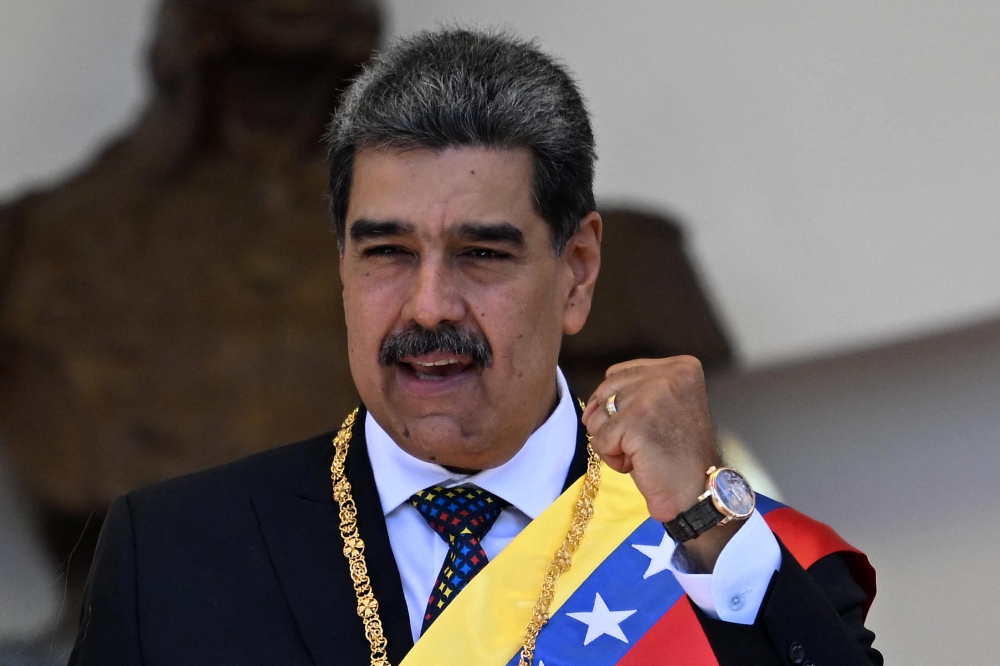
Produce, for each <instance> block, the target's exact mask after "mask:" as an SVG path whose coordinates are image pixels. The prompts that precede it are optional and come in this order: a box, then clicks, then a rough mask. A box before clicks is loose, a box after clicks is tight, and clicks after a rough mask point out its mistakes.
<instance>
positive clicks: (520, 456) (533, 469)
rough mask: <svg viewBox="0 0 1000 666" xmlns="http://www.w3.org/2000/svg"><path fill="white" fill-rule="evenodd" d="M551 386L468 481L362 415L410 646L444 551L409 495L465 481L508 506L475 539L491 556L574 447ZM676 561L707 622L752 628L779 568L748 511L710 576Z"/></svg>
mask: <svg viewBox="0 0 1000 666" xmlns="http://www.w3.org/2000/svg"><path fill="white" fill-rule="evenodd" d="M557 381H558V389H559V404H558V405H556V409H555V411H553V412H552V414H551V415H550V416H549V418H548V419H547V420H546V421H545V423H543V424H542V425H541V426H539V428H538V429H537V430H535V432H533V433H532V434H531V436H530V437H529V438H528V441H527V442H525V444H524V446H523V447H522V448H521V450H520V451H518V452H517V454H516V455H515V456H514V457H513V458H511V459H510V460H509V461H507V462H506V463H504V464H503V465H501V466H500V467H496V468H493V469H487V470H483V471H482V472H479V473H477V474H474V475H471V476H468V475H462V474H456V473H454V472H451V471H449V470H447V469H445V468H444V467H441V466H440V465H436V464H434V463H429V462H425V461H423V460H418V459H417V458H414V457H413V456H411V455H409V454H408V453H406V452H405V451H403V450H402V449H401V448H399V446H398V445H396V443H395V442H394V441H393V440H392V438H390V437H389V435H388V434H387V433H386V432H385V430H383V429H382V427H381V426H380V425H379V424H378V423H377V422H376V421H375V419H374V417H372V415H371V414H370V413H369V414H368V415H367V418H366V419H365V438H366V441H367V443H368V456H369V458H370V460H371V464H372V471H373V472H374V474H375V485H376V486H377V487H378V494H379V500H380V501H381V503H382V512H383V514H384V515H385V523H386V529H387V530H388V532H389V543H390V545H391V546H392V553H393V556H394V557H395V559H396V566H397V567H398V569H399V575H400V578H401V579H402V583H403V595H404V596H405V598H406V608H407V611H408V612H409V616H410V630H411V631H412V633H413V640H414V642H416V640H417V639H418V638H419V637H420V629H421V627H422V625H423V617H424V611H425V610H426V608H427V600H428V599H429V598H430V596H431V589H432V588H433V587H434V582H435V580H436V579H437V575H438V572H440V570H441V565H442V564H443V563H444V559H445V555H446V554H447V552H448V545H447V544H446V543H445V541H444V539H442V538H441V537H440V536H439V535H438V534H437V533H436V532H435V531H434V530H433V529H431V527H430V526H429V525H428V524H427V522H426V521H425V520H424V518H423V517H422V516H421V515H420V513H419V512H418V511H417V510H416V509H415V508H414V507H413V506H412V505H411V504H410V502H409V499H410V497H411V496H412V495H413V494H414V493H416V492H417V491H419V490H423V489H424V488H427V487H429V486H434V485H441V486H455V485H458V484H461V483H469V484H473V485H475V486H478V487H480V488H482V489H483V490H487V491H489V492H491V493H493V494H494V495H498V496H500V497H502V498H503V499H505V500H506V501H508V502H510V506H509V507H508V508H507V509H505V510H504V511H503V513H501V514H500V517H499V518H497V521H496V523H494V525H493V527H492V529H490V531H489V532H488V533H487V534H486V536H485V537H484V538H483V540H482V546H483V550H485V551H486V555H487V557H489V558H490V559H493V558H494V557H496V555H497V553H499V552H500V551H501V550H503V549H504V548H505V547H506V546H507V544H508V543H510V542H511V540H512V539H513V538H514V537H516V536H517V535H518V534H519V533H520V532H521V530H522V529H524V528H525V526H527V524H528V523H529V522H531V521H532V520H533V519H535V518H537V517H538V516H539V515H541V513H542V512H543V511H545V509H546V508H548V506H549V505H550V504H551V503H552V502H553V501H554V500H555V499H556V497H558V496H559V495H560V494H561V493H562V488H563V484H564V483H565V481H566V475H567V473H568V472H569V466H570V462H571V461H572V460H573V453H574V451H575V449H576V435H577V427H578V424H579V421H578V420H577V417H576V409H575V408H574V406H573V402H572V397H571V396H570V392H569V388H568V387H567V385H566V379H565V378H564V377H563V374H562V371H561V370H559V371H557ZM681 560H682V558H680V557H674V558H672V559H671V566H670V567H669V568H670V569H671V571H672V572H673V573H674V575H675V576H676V577H677V580H678V582H679V583H680V584H681V586H682V587H683V588H684V590H685V592H687V594H688V596H690V597H691V599H692V601H694V602H695V603H696V604H698V606H700V607H701V609H702V610H704V611H705V612H706V613H707V614H708V615H710V616H712V617H716V618H720V619H722V620H726V621H728V622H738V623H741V624H752V623H753V621H754V618H755V617H756V616H757V611H758V609H759V608H760V604H761V601H762V600H763V598H764V593H765V592H766V590H767V586H768V584H769V582H770V580H771V574H772V573H773V572H774V571H776V570H777V569H778V567H779V565H780V563H781V553H780V550H779V549H778V543H777V541H776V540H775V538H774V535H773V534H771V531H770V530H769V529H768V527H767V524H766V523H765V522H764V519H763V518H762V517H761V516H760V515H759V514H757V513H756V512H755V513H754V514H753V516H751V517H750V519H748V520H747V523H746V525H744V526H743V528H742V529H740V531H739V532H737V533H736V536H734V537H733V539H732V540H731V541H730V542H729V543H728V544H727V545H726V547H725V549H723V551H722V554H721V555H720V556H719V560H718V562H717V563H716V565H715V571H714V572H713V573H712V574H689V573H685V572H684V571H683V566H684V565H683V562H682V561H681Z"/></svg>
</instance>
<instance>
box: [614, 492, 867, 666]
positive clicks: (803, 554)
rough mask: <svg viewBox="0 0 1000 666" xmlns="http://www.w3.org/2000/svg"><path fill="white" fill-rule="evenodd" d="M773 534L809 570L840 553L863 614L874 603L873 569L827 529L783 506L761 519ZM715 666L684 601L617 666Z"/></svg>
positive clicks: (693, 616) (675, 606) (669, 612)
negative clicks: (860, 593)
mask: <svg viewBox="0 0 1000 666" xmlns="http://www.w3.org/2000/svg"><path fill="white" fill-rule="evenodd" d="M764 520H765V521H766V522H767V525H768V527H770V528H771V531H772V532H774V534H775V535H776V536H777V537H778V538H779V539H780V540H781V542H782V543H783V544H784V545H785V548H787V549H788V552H790V553H791V554H792V557H794V558H795V560H796V561H797V562H798V563H799V564H800V565H801V566H802V568H803V569H808V568H809V567H811V566H812V565H813V564H815V563H816V562H817V561H819V560H821V559H823V558H824V557H826V556H827V555H831V554H833V553H843V554H844V557H845V558H846V560H847V565H848V568H849V569H850V571H851V575H852V576H853V577H854V580H855V581H857V583H858V585H860V586H861V588H862V589H863V590H864V591H865V593H866V594H867V595H868V600H867V602H866V603H865V604H864V608H863V611H864V613H865V615H867V614H868V609H869V607H871V603H872V601H873V600H874V598H875V570H874V569H873V568H872V566H871V564H870V563H869V562H868V558H867V557H866V556H865V554H864V553H862V552H861V551H859V550H858V549H856V548H854V547H853V546H852V545H850V544H849V543H847V542H846V541H844V540H843V539H842V538H841V537H840V535H838V534H837V533H836V532H834V531H833V529H832V528H830V526H828V525H826V524H825V523H821V522H819V521H818V520H813V519H812V518H810V517H809V516H806V515H804V514H801V513H799V512H798V511H796V510H795V509H791V508H788V507H786V506H781V507H780V508H776V509H773V510H771V511H769V512H767V513H766V514H764ZM649 664H657V666H718V665H719V662H718V660H717V659H716V658H715V654H714V653H713V652H712V646H711V645H709V642H708V638H707V637H706V636H705V631H704V630H703V629H702V627H701V623H700V622H699V621H698V617H697V616H696V615H695V614H694V610H693V609H692V608H691V602H690V601H689V600H688V598H687V596H686V595H685V596H682V597H681V598H680V599H678V600H677V603H675V604H674V605H673V606H672V607H671V608H670V610H668V611H667V612H666V613H665V614H664V615H663V617H661V618H660V619H659V620H657V622H656V624H654V625H653V626H652V627H651V628H650V629H649V631H647V632H646V634H645V635H644V636H643V637H642V638H640V639H639V641H638V642H637V643H636V644H635V646H634V647H633V648H632V649H631V650H629V651H628V652H627V653H626V654H625V656H624V657H622V659H621V660H620V661H619V662H618V666H648V665H649Z"/></svg>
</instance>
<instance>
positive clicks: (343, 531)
mask: <svg viewBox="0 0 1000 666" xmlns="http://www.w3.org/2000/svg"><path fill="white" fill-rule="evenodd" d="M357 416H358V410H357V408H355V409H354V411H353V412H351V413H350V414H348V416H347V418H346V419H345V420H344V423H343V425H341V426H340V431H339V432H337V436H336V437H334V439H333V463H332V464H331V465H330V478H331V479H333V499H334V501H336V502H337V504H339V505H340V536H341V537H343V539H344V557H346V558H347V564H348V567H349V569H350V572H351V580H352V581H353V582H354V594H355V595H356V596H357V598H358V615H359V616H360V617H361V620H362V621H363V622H364V624H365V637H366V638H367V639H368V645H369V646H370V647H371V653H372V659H371V664H372V666H391V664H389V658H388V657H387V656H386V652H385V650H386V645H387V643H386V640H385V634H384V633H383V631H382V620H381V619H380V618H379V616H378V599H376V598H375V595H374V594H373V593H372V586H371V581H370V580H369V579H368V565H367V564H366V563H365V542H364V541H362V540H361V536H360V535H359V534H358V520H357V519H358V510H357V507H356V506H355V505H354V498H353V497H352V496H351V482H350V481H348V480H347V476H346V475H345V474H344V463H345V462H346V461H347V450H348V447H349V446H350V443H351V436H352V435H353V427H354V419H355V418H357Z"/></svg>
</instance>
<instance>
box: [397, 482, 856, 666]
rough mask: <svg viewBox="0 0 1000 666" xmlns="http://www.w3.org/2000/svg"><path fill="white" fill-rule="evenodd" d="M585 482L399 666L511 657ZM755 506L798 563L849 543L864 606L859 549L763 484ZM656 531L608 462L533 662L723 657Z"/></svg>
mask: <svg viewBox="0 0 1000 666" xmlns="http://www.w3.org/2000/svg"><path fill="white" fill-rule="evenodd" d="M582 483H583V481H582V480H580V481H578V482H577V483H575V484H574V485H573V486H572V487H570V488H569V489H568V490H567V491H566V492H565V493H563V494H562V495H561V496H560V497H559V498H558V499H557V500H556V501H555V502H554V503H553V504H552V506H550V507H549V508H548V509H546V511H545V512H544V513H543V514H542V515H541V516H539V517H538V518H537V519H535V520H533V521H532V522H531V523H530V524H529V525H528V526H527V527H526V528H525V529H524V531H523V532H521V534H520V535H518V537H517V538H516V539H514V541H512V542H511V543H510V545H508V546H507V547H506V548H505V549H504V550H503V551H502V552H501V553H500V554H499V555H498V556H497V557H496V558H495V559H494V560H493V561H492V562H490V563H489V565H488V566H487V567H486V568H485V569H484V570H483V571H482V572H481V573H480V574H479V575H478V576H477V577H476V578H474V579H473V580H472V581H471V582H470V583H469V585H468V586H467V587H466V588H465V589H464V590H463V591H462V593H461V594H460V595H458V597H456V598H455V600H454V601H452V602H451V604H450V605H449V606H448V607H447V608H446V609H445V611H444V612H443V613H442V614H441V616H440V617H439V618H438V619H437V620H436V621H435V622H434V624H432V625H431V626H430V627H429V628H428V630H427V632H426V633H425V634H424V635H423V636H422V637H421V638H420V640H419V641H417V643H416V645H415V646H414V647H413V649H412V650H411V651H410V652H409V654H408V655H407V656H406V658H405V659H404V660H403V663H402V664H401V666H451V665H452V664H454V665H455V666H458V665H459V664H461V665H462V666H468V664H484V665H485V664H496V665H497V666H502V665H503V664H514V665H516V664H517V663H518V655H519V652H520V649H521V642H522V640H523V639H524V630H525V626H526V625H527V623H528V620H529V619H530V618H531V610H532V606H533V605H534V603H535V600H536V599H537V598H538V591H539V589H540V588H541V584H542V579H543V577H544V573H545V569H546V567H547V566H548V565H549V562H550V561H551V559H552V555H553V553H555V552H556V550H557V549H558V548H559V545H560V543H561V542H562V540H563V537H564V536H565V535H566V532H567V530H568V529H569V526H570V522H571V521H572V516H573V507H574V504H575V502H576V499H577V497H579V495H580V488H581V486H582ZM757 509H758V510H759V511H760V513H761V514H762V515H763V516H764V520H765V521H766V522H767V524H768V526H769V527H770V528H771V530H772V531H773V532H774V533H775V535H777V537H778V538H779V539H780V540H781V542H782V543H783V544H784V545H785V547H786V548H787V549H788V551H789V552H790V553H791V554H792V556H793V557H794V558H795V559H796V561H798V562H799V564H800V565H802V567H804V568H808V567H809V566H811V565H812V564H813V563H815V562H816V561H817V560H819V559H820V558H822V557H824V556H826V555H829V554H831V553H835V552H842V553H845V554H847V555H848V564H849V566H850V567H851V573H852V575H853V576H854V578H855V580H856V581H857V582H858V584H859V585H861V586H862V588H863V589H864V590H865V591H866V593H867V594H868V601H867V603H866V605H865V607H864V611H865V613H867V611H868V607H869V606H870V605H871V601H872V599H873V597H874V594H875V574H874V571H873V570H872V568H871V566H870V565H869V564H868V560H867V558H866V557H865V556H864V555H863V554H861V553H860V552H859V551H857V550H855V549H854V548H852V547H851V546H850V545H848V544H847V543H846V542H845V541H844V540H843V539H841V538H840V537H839V536H838V535H837V534H836V533H835V532H834V531H833V530H832V529H830V528H829V527H827V526H826V525H824V524H823V523H820V522H817V521H815V520H813V519H811V518H808V517H807V516H805V515H803V514H801V513H799V512H797V511H795V510H794V509H791V508H789V507H786V506H784V505H783V504H780V503H778V502H776V501H774V500H771V499H769V498H767V497H764V496H763V495H757ZM663 537H664V529H663V526H662V525H661V524H660V523H659V522H657V521H655V520H653V519H651V518H650V517H649V514H648V513H647V510H646V502H645V500H644V499H643V497H642V495H640V494H639V491H638V490H637V489H636V487H635V484H634V483H633V482H632V479H631V477H629V476H627V475H623V474H618V473H616V472H614V471H613V470H611V469H610V468H608V467H607V466H604V468H603V470H602V481H601V489H600V492H598V494H597V498H596V501H595V503H594V515H593V517H592V518H591V520H590V524H589V526H588V527H587V534H586V536H585V537H584V539H583V542H582V543H581V545H580V548H579V550H577V552H576V554H575V555H574V556H573V566H572V567H571V568H570V570H569V571H567V572H566V573H564V574H563V575H562V577H561V578H560V579H559V583H558V585H557V587H556V594H555V598H554V599H553V602H552V607H551V608H550V619H549V622H548V624H546V625H545V627H544V628H543V629H542V631H541V633H540V634H539V636H538V643H537V647H536V650H535V660H534V663H535V664H536V665H537V666H568V665H570V664H573V665H578V664H592V665H594V666H604V665H608V666H610V665H613V664H620V665H625V666H628V665H639V664H662V665H664V666H670V665H675V664H676V665H677V666H681V665H683V666H718V661H717V660H716V658H715V655H714V654H713V652H712V648H711V646H710V645H709V643H708V639H707V638H706V637H705V633H704V631H703V630H702V628H701V624H700V622H699V621H698V618H697V617H696V616H695V613H694V610H693V609H692V608H691V604H690V603H688V601H687V600H686V599H685V595H684V590H683V589H682V588H681V586H680V584H679V583H678V582H677V581H676V579H675V578H674V576H673V574H671V573H670V571H669V570H664V569H662V567H660V566H656V565H655V563H656V558H657V557H662V556H663V554H664V553H665V552H666V550H658V549H661V548H664V545H663V544H664V541H663ZM666 544H670V542H669V540H667V541H666ZM585 620H586V621H585Z"/></svg>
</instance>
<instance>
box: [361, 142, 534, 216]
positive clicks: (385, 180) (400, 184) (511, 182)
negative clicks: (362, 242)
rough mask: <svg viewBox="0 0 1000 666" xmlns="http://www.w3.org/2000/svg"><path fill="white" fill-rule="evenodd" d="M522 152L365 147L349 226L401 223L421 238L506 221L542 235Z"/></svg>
mask: <svg viewBox="0 0 1000 666" xmlns="http://www.w3.org/2000/svg"><path fill="white" fill-rule="evenodd" d="M533 177H534V162H533V159H532V154H531V151H530V150H528V149H527V148H509V149H508V148H503V149H493V148H478V147H457V148H446V149H442V150H437V149H430V148H417V149H408V150H400V149H383V148H378V149H376V148H364V149H361V150H359V151H358V153H357V154H356V155H355V157H354V165H353V169H352V174H351V192H350V197H349V199H348V208H347V227H348V236H349V235H350V226H351V224H352V223H353V222H354V221H356V220H358V219H369V220H378V221H394V222H406V223H407V224H410V225H412V226H414V227H415V228H416V229H417V233H418V234H430V235H434V234H440V233H444V232H446V231H448V230H449V229H451V228H452V227H454V226H455V225H460V224H467V223H470V222H472V223H474V222H508V223H510V224H513V225H515V226H517V227H518V228H520V229H522V231H524V232H525V234H526V235H528V234H529V233H532V232H534V231H536V229H535V227H538V228H539V229H540V230H541V231H543V232H545V233H547V231H546V229H547V228H546V225H545V222H544V220H543V219H542V218H541V216H539V215H538V213H537V211H536V210H535V206H534V199H533Z"/></svg>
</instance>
